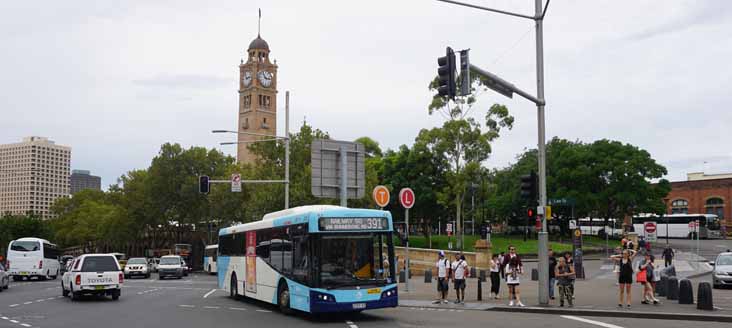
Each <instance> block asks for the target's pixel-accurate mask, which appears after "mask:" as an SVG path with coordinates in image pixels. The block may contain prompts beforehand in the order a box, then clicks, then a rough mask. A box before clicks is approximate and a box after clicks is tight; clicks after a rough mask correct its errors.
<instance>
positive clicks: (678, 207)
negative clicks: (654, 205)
mask: <svg viewBox="0 0 732 328" xmlns="http://www.w3.org/2000/svg"><path fill="white" fill-rule="evenodd" d="M671 214H689V202H688V201H686V200H685V199H677V200H674V201H673V202H671Z"/></svg>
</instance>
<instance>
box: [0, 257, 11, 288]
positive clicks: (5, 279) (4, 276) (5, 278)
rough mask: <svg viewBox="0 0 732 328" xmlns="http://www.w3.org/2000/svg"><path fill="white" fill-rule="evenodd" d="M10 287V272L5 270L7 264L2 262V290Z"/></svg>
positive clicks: (0, 271) (0, 275) (0, 276)
mask: <svg viewBox="0 0 732 328" xmlns="http://www.w3.org/2000/svg"><path fill="white" fill-rule="evenodd" d="M8 287H10V276H9V275H8V272H7V271H5V266H3V264H2V263H0V292H2V291H3V290H6V289H8Z"/></svg>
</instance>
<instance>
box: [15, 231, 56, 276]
mask: <svg viewBox="0 0 732 328" xmlns="http://www.w3.org/2000/svg"><path fill="white" fill-rule="evenodd" d="M59 255H60V252H59V250H58V248H57V247H56V245H54V244H52V243H50V242H49V241H48V240H45V239H40V238H33V237H29V238H20V239H16V240H13V241H11V242H10V244H9V245H8V256H7V258H8V262H7V268H6V269H7V272H8V275H10V276H12V277H13V280H21V279H24V278H27V279H30V278H31V277H38V278H39V279H56V277H57V276H58V275H59V274H60V273H61V265H60V264H59Z"/></svg>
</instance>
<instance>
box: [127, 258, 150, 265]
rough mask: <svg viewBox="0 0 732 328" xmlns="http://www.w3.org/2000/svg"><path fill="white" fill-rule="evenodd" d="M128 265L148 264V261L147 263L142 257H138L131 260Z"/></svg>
mask: <svg viewBox="0 0 732 328" xmlns="http://www.w3.org/2000/svg"><path fill="white" fill-rule="evenodd" d="M127 264H147V261H145V259H143V258H141V257H138V258H134V259H130V260H129V261H127Z"/></svg>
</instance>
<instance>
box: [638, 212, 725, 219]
mask: <svg viewBox="0 0 732 328" xmlns="http://www.w3.org/2000/svg"><path fill="white" fill-rule="evenodd" d="M688 216H694V217H699V216H704V217H706V218H707V219H710V218H716V217H717V215H716V214H701V213H700V214H693V213H692V214H683V213H677V214H664V215H663V217H670V218H681V217H688ZM633 217H634V218H652V217H660V215H657V214H638V215H634V216H633Z"/></svg>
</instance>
